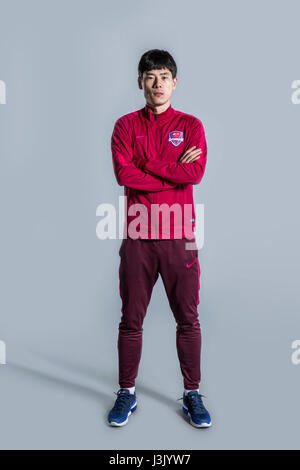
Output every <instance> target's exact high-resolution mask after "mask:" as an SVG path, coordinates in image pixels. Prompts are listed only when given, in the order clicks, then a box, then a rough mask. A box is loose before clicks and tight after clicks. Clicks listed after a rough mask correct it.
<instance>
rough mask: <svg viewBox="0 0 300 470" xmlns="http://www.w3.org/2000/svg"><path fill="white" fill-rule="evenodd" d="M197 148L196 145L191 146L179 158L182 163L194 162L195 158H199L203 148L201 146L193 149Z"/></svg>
mask: <svg viewBox="0 0 300 470" xmlns="http://www.w3.org/2000/svg"><path fill="white" fill-rule="evenodd" d="M195 148H196V145H194V146H193V147H191V148H190V149H188V150H186V152H185V153H184V154H183V155H182V156H181V157H180V159H179V160H178V161H179V162H180V163H184V162H185V163H192V162H194V161H195V160H198V158H200V153H202V150H201V149H200V148H198V149H196V150H193V149H195Z"/></svg>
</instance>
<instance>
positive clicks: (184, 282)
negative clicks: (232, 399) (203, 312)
mask: <svg viewBox="0 0 300 470" xmlns="http://www.w3.org/2000/svg"><path fill="white" fill-rule="evenodd" d="M186 243H187V240H186V239H174V240H163V241H162V244H161V245H160V246H161V249H160V250H159V262H160V268H159V271H160V274H161V277H162V280H163V284H164V287H165V290H166V294H167V296H168V301H169V305H170V307H171V310H172V312H173V315H174V317H175V320H176V323H177V327H176V347H177V354H178V359H179V363H180V369H181V373H182V375H183V383H184V388H186V389H196V388H198V387H199V383H200V380H201V371H200V354H201V328H200V323H199V319H198V311H197V306H198V304H199V289H200V265H199V259H198V249H195V250H187V249H186Z"/></svg>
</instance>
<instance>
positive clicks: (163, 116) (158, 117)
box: [143, 104, 174, 121]
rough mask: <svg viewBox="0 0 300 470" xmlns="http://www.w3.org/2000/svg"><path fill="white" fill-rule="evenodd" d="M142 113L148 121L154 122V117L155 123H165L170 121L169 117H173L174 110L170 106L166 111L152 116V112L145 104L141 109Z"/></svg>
mask: <svg viewBox="0 0 300 470" xmlns="http://www.w3.org/2000/svg"><path fill="white" fill-rule="evenodd" d="M143 112H144V116H145V117H146V118H147V119H149V121H155V117H156V120H157V121H166V120H168V119H170V117H171V116H172V115H173V113H174V108H172V106H171V104H170V106H169V107H168V109H166V110H165V111H163V112H162V113H159V114H154V113H153V111H151V109H150V108H149V106H148V105H147V104H146V105H145V106H144V108H143Z"/></svg>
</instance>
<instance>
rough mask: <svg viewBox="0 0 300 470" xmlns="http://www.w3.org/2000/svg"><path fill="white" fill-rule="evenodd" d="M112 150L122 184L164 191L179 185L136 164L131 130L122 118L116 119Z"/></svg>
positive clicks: (117, 177) (145, 189) (115, 171)
mask: <svg viewBox="0 0 300 470" xmlns="http://www.w3.org/2000/svg"><path fill="white" fill-rule="evenodd" d="M111 152H112V161H113V168H114V173H115V176H116V179H117V182H118V184H119V185H120V186H127V187H128V188H133V189H138V190H142V191H163V190H167V189H172V188H175V187H176V186H177V184H174V183H173V182H169V181H164V180H163V179H161V178H159V177H156V176H152V175H149V174H147V173H145V172H144V171H142V170H141V169H139V168H137V167H136V166H135V164H134V162H133V160H134V159H133V151H132V145H131V141H130V136H129V132H128V130H127V129H126V125H125V124H124V122H123V121H122V120H121V118H120V119H118V120H117V121H116V123H115V126H114V129H113V133H112V136H111Z"/></svg>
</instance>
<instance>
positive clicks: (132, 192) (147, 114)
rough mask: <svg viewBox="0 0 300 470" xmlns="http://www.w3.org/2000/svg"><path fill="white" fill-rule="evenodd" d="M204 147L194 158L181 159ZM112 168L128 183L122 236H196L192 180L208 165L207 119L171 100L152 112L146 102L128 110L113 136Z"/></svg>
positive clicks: (168, 237) (193, 181)
mask: <svg viewBox="0 0 300 470" xmlns="http://www.w3.org/2000/svg"><path fill="white" fill-rule="evenodd" d="M193 146H196V148H201V151H202V152H201V153H200V155H199V156H200V158H198V159H197V160H194V161H193V162H191V163H190V162H179V161H178V160H179V159H180V157H181V156H182V155H183V154H184V152H185V151H186V150H188V149H189V148H191V147H193ZM111 151H112V161H113V169H114V173H115V176H116V179H117V182H118V184H119V185H121V186H124V196H126V197H125V224H124V229H123V236H124V238H127V237H129V238H142V239H158V240H161V239H173V238H189V239H191V240H194V239H195V235H194V228H195V223H196V220H195V208H194V200H193V185H195V184H199V183H200V181H201V179H202V177H203V175H204V171H205V166H206V159H207V144H206V139H205V132H204V128H203V124H202V122H201V121H200V119H198V118H196V117H195V116H192V115H190V114H186V113H183V112H181V111H177V110H175V109H174V108H173V107H172V106H171V105H170V106H169V108H168V109H167V110H165V111H164V112H162V113H160V114H154V113H153V112H152V111H151V109H150V108H149V106H148V105H147V104H146V105H145V106H144V107H143V108H141V109H139V110H137V111H134V112H131V113H129V114H125V115H124V116H122V117H120V118H119V119H118V120H117V121H116V122H115V125H114V129H113V133H112V136H111Z"/></svg>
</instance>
